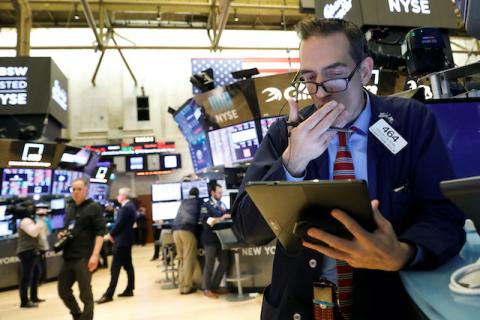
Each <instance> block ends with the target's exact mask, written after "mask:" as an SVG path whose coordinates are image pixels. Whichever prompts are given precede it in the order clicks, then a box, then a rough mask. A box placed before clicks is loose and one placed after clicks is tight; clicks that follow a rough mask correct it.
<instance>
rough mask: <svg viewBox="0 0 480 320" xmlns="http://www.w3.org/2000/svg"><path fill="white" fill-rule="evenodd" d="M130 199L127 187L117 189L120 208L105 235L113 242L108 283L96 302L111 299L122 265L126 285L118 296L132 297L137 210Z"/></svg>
mask: <svg viewBox="0 0 480 320" xmlns="http://www.w3.org/2000/svg"><path fill="white" fill-rule="evenodd" d="M130 199H132V195H131V191H130V189H129V188H120V190H118V196H117V201H118V202H119V203H120V204H121V206H122V207H121V208H120V210H119V211H118V213H117V218H116V220H115V224H114V225H113V228H112V230H111V231H110V233H109V234H107V235H106V236H105V238H106V239H107V240H110V241H112V242H113V245H114V247H113V259H112V266H111V268H110V275H111V276H110V285H109V286H108V289H107V291H106V292H105V293H104V294H103V296H102V297H101V298H100V299H99V300H97V303H99V304H100V303H105V302H110V301H112V300H113V294H114V293H115V289H116V287H117V282H118V276H119V275H120V269H121V268H122V267H123V268H124V269H125V271H127V279H128V281H127V287H126V288H125V290H124V291H123V292H122V293H120V294H119V295H118V296H119V297H133V290H134V289H135V271H134V269H133V264H132V245H133V242H134V234H133V225H134V223H135V219H136V218H137V210H136V208H135V205H134V203H133V202H132V201H131V200H130Z"/></svg>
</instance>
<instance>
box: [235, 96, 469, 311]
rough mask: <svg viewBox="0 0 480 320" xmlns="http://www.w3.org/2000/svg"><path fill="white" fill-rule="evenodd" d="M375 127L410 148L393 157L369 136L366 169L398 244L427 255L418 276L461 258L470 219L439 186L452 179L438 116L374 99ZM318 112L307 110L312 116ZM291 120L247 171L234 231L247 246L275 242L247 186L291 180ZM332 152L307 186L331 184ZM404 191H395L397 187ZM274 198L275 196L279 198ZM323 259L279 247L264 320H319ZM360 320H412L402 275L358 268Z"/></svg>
mask: <svg viewBox="0 0 480 320" xmlns="http://www.w3.org/2000/svg"><path fill="white" fill-rule="evenodd" d="M370 101H371V108H372V117H371V120H370V125H372V124H374V123H375V122H377V121H378V120H379V119H380V118H388V120H387V122H389V120H393V121H392V122H391V126H392V127H393V128H395V130H397V132H399V133H400V134H401V135H402V136H403V137H404V138H405V140H407V142H408V145H407V146H406V147H405V148H404V149H403V150H401V151H400V152H399V153H397V154H396V155H393V154H392V153H391V152H390V151H389V150H388V149H387V148H385V147H384V146H383V144H382V143H381V142H380V141H379V140H377V138H376V137H375V136H374V135H373V134H372V133H370V132H369V133H368V146H367V168H368V189H369V193H370V197H371V199H378V200H379V201H380V212H382V214H383V215H384V216H385V217H386V218H387V219H388V220H389V221H390V222H391V224H392V226H393V228H394V230H395V232H396V234H397V237H398V238H399V239H400V240H401V241H404V242H408V243H412V244H415V245H416V246H418V247H420V248H421V249H422V251H423V253H424V258H425V259H423V261H422V262H421V263H419V264H417V265H415V266H414V268H415V269H423V270H426V269H432V268H435V267H437V266H439V265H441V264H442V263H444V262H445V261H447V260H448V259H450V258H452V257H453V256H455V255H456V254H457V253H458V252H459V250H460V249H461V248H462V246H463V244H464V242H465V233H464V231H463V223H464V216H463V214H462V213H461V212H460V211H458V210H457V209H456V208H455V207H454V206H453V205H452V204H451V203H450V202H449V201H447V200H446V199H445V198H444V197H443V195H442V194H441V192H440V188H439V182H440V181H442V180H446V179H451V178H452V177H453V171H452V168H451V164H450V162H449V158H448V155H447V152H446V149H445V146H444V144H443V142H442V139H441V137H440V134H439V131H438V129H437V125H436V120H435V118H434V115H433V114H432V113H431V112H430V111H429V110H428V109H427V108H426V107H425V106H424V105H423V104H422V103H420V102H418V101H415V100H406V99H400V98H393V97H378V96H375V95H373V94H370ZM313 112H314V108H313V106H310V107H307V108H305V109H303V110H302V113H303V115H305V116H308V115H309V114H311V113H313ZM287 142H288V141H287V126H286V123H285V120H281V121H278V122H277V123H275V124H274V125H273V126H272V127H271V129H270V130H269V132H268V134H267V135H266V137H265V138H264V140H263V142H262V144H261V146H260V148H259V149H258V151H257V153H256V155H255V158H254V161H253V163H252V165H251V166H250V167H249V169H248V170H247V173H246V176H245V179H244V180H243V183H242V186H241V188H240V190H239V194H238V197H237V199H236V201H235V204H234V206H233V209H232V215H233V220H234V231H235V232H236V233H237V236H239V237H240V238H242V239H244V240H245V241H247V242H249V243H252V244H256V245H262V244H266V243H268V242H270V241H271V240H272V239H273V238H274V235H273V233H272V231H271V230H270V228H269V227H268V225H267V223H266V222H265V220H264V219H263V218H262V216H261V215H260V213H259V211H258V210H257V208H256V207H255V205H254V204H253V202H252V201H251V199H250V198H249V197H248V195H247V194H246V192H245V191H244V186H245V183H246V182H248V181H259V180H261V181H273V180H285V172H284V169H283V166H282V161H281V155H282V153H283V151H284V150H285V149H286V147H287ZM328 178H329V177H328V152H324V153H323V154H322V155H321V156H320V157H318V158H317V159H314V160H312V161H311V162H310V163H309V164H308V166H307V168H306V180H312V179H328ZM400 187H404V188H402V191H401V192H396V191H394V190H396V189H397V188H400ZM272 196H273V195H272ZM321 261H322V255H321V254H320V253H318V252H316V251H313V250H310V249H307V248H302V249H301V252H300V253H299V254H298V255H296V256H289V255H287V254H286V252H285V251H284V250H283V248H282V246H281V245H280V244H277V248H276V253H275V258H274V264H273V271H272V273H273V274H272V282H271V285H270V286H268V287H267V288H266V289H265V294H264V302H263V306H262V319H269V320H270V319H292V318H294V316H295V318H298V316H301V319H302V320H305V319H312V318H313V315H312V303H311V301H312V295H313V293H312V280H314V279H318V276H319V273H320V268H321V265H322V263H321ZM353 280H354V307H353V319H369V320H372V319H402V320H403V319H408V318H409V310H408V306H409V305H410V303H409V302H408V301H409V300H408V295H407V294H406V292H405V290H404V288H403V285H402V283H401V281H400V278H399V275H398V272H385V271H379V270H367V269H355V271H354V274H353Z"/></svg>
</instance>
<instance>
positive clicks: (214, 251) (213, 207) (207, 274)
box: [202, 183, 230, 298]
mask: <svg viewBox="0 0 480 320" xmlns="http://www.w3.org/2000/svg"><path fill="white" fill-rule="evenodd" d="M222 195H223V191H222V187H221V186H220V185H219V184H217V183H215V184H213V185H212V186H211V187H210V199H209V200H208V202H206V203H205V208H204V210H202V224H203V232H202V243H203V248H204V249H205V265H204V267H203V283H202V285H203V294H204V295H205V296H206V297H208V298H218V293H222V291H219V290H218V287H219V286H220V282H221V281H222V278H223V275H224V274H225V273H226V272H227V268H228V260H229V259H228V258H229V252H228V250H222V246H221V245H220V241H219V240H218V237H217V235H216V234H215V233H214V231H213V228H214V227H215V225H216V224H218V223H220V222H223V221H225V219H230V214H229V213H228V212H227V211H228V210H227V206H226V205H225V203H223V202H222V200H221V199H222ZM216 259H218V266H217V269H216V271H215V274H214V273H213V269H214V266H215V260H216Z"/></svg>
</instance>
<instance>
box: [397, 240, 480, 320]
mask: <svg viewBox="0 0 480 320" xmlns="http://www.w3.org/2000/svg"><path fill="white" fill-rule="evenodd" d="M479 257H480V237H479V236H478V234H477V233H476V232H475V231H467V242H466V243H465V246H464V247H463V249H462V250H461V251H460V253H459V255H458V256H456V257H455V258H453V259H452V260H450V261H449V262H447V263H446V264H444V265H443V266H441V267H440V268H437V269H435V270H432V271H403V272H401V273H400V277H401V278H402V281H403V284H404V286H405V289H406V290H407V292H408V294H409V295H410V297H412V299H413V300H414V301H415V303H416V304H417V306H418V307H419V308H420V310H422V312H423V313H424V314H425V315H426V316H427V317H428V318H429V319H431V320H437V319H438V320H450V319H462V320H470V319H472V320H474V319H475V320H477V319H479V315H480V296H465V295H460V294H456V293H453V292H451V291H450V290H449V289H448V283H449V282H450V276H451V274H452V273H453V272H454V271H455V270H457V269H458V268H460V267H463V266H465V265H467V264H469V263H473V262H475V261H476V260H477V259H478V258H479Z"/></svg>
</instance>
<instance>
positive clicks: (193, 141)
mask: <svg viewBox="0 0 480 320" xmlns="http://www.w3.org/2000/svg"><path fill="white" fill-rule="evenodd" d="M175 121H176V122H177V124H178V126H179V128H180V131H182V133H183V135H184V136H185V139H187V142H188V148H189V149H190V156H191V157H192V163H193V169H194V170H195V172H198V171H200V170H203V169H206V168H209V167H212V166H213V163H212V156H211V154H210V148H209V146H208V140H207V134H206V132H205V129H204V116H203V114H202V110H201V108H200V107H199V106H198V105H197V104H196V103H195V101H194V100H193V99H190V100H189V101H187V102H186V103H185V104H184V105H183V106H182V108H181V109H180V110H179V111H178V112H177V113H176V114H175Z"/></svg>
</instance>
